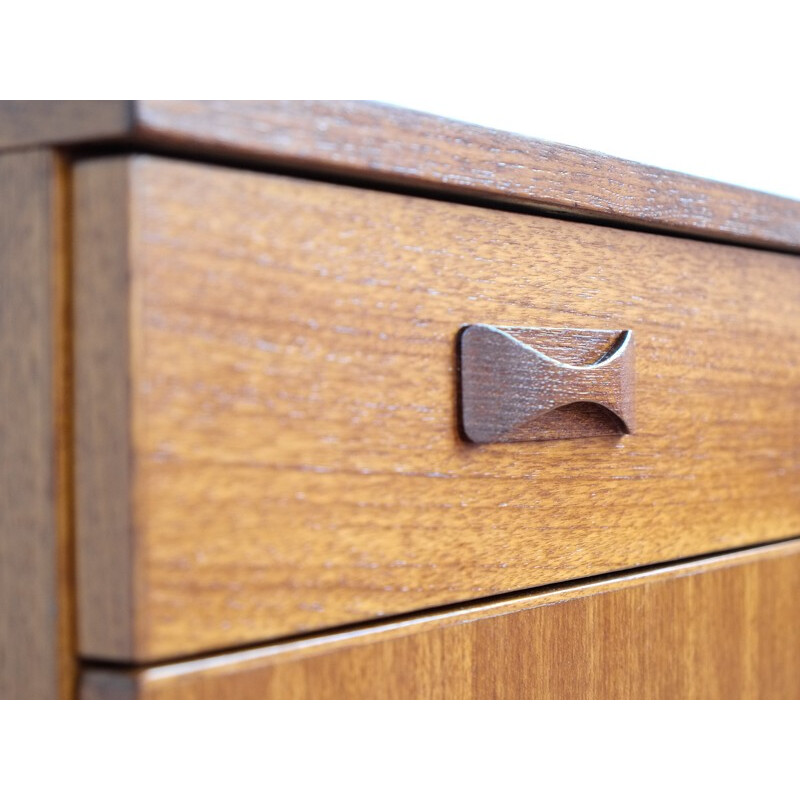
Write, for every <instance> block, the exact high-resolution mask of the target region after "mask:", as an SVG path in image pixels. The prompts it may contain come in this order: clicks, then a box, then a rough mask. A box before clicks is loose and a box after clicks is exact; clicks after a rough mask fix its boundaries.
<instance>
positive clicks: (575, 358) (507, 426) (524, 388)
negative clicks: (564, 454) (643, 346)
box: [459, 325, 634, 444]
mask: <svg viewBox="0 0 800 800" xmlns="http://www.w3.org/2000/svg"><path fill="white" fill-rule="evenodd" d="M459 350H460V367H461V369H460V380H461V426H462V431H463V433H464V435H465V436H466V438H467V439H469V440H470V441H472V442H475V443H477V444H487V443H490V442H518V441H536V440H542V439H574V438H580V437H585V436H614V435H616V436H619V435H621V434H626V433H633V430H634V413H633V412H634V408H633V384H634V363H633V331H630V330H623V331H595V330H581V329H576V328H565V329H554V328H498V327H494V326H492V325H468V326H467V327H465V328H463V329H462V330H461V332H460V347H459Z"/></svg>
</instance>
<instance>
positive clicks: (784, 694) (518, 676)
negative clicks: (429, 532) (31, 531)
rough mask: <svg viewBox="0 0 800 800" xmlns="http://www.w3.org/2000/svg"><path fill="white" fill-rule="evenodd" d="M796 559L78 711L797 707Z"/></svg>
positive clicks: (377, 636)
mask: <svg viewBox="0 0 800 800" xmlns="http://www.w3.org/2000/svg"><path fill="white" fill-rule="evenodd" d="M798 617H800V546H798V543H797V542H792V543H786V544H781V545H771V546H767V547H765V548H757V549H755V550H753V551H748V552H741V553H738V554H736V555H733V556H722V557H716V558H711V559H707V560H704V561H701V562H699V563H697V562H695V563H691V564H687V565H684V566H681V567H672V568H669V569H663V570H654V571H647V572H644V573H643V574H639V575H631V576H627V577H624V578H616V579H612V580H606V581H601V582H591V581H590V582H587V583H586V584H585V585H582V586H575V587H571V588H569V589H560V590H558V591H543V592H539V593H532V594H531V595H529V596H526V597H518V598H516V599H514V600H506V601H505V602H498V603H492V604H486V605H479V606H476V607H474V608H470V609H462V610H459V611H452V612H449V613H443V614H436V615H431V616H427V617H421V618H418V619H416V620H413V621H406V622H403V623H392V624H389V625H376V626H372V627H371V628H366V629H364V630H360V631H356V632H353V633H350V634H340V635H336V636H323V637H317V638H310V639H307V640H305V641H299V642H293V643H291V644H284V645H273V646H271V647H262V648H258V649H254V650H250V651H243V652H239V653H235V654H231V655H223V656H217V657H212V658H203V659H197V660H194V661H188V662H183V663H179V664H172V665H166V666H163V667H155V668H151V669H144V670H141V671H130V672H125V671H119V672H116V671H111V670H90V671H89V672H88V673H87V674H86V676H85V679H84V681H83V688H82V693H83V696H84V697H86V698H95V697H98V698H102V697H142V698H153V699H162V698H163V699H166V698H176V699H195V698H197V699H204V698H211V699H213V698H230V699H239V698H244V699H250V698H253V699H258V698H277V699H305V698H322V699H360V698H381V699H383V698H386V699H396V698H408V699H428V698H432V699H435V698H445V699H448V698H464V699H481V698H500V699H505V698H531V699H537V698H541V699H554V698H555V699H558V698H587V699H597V698H686V699H689V698H759V697H760V698H800V670H798V668H797V665H798V663H800V627H798V625H797V619H798Z"/></svg>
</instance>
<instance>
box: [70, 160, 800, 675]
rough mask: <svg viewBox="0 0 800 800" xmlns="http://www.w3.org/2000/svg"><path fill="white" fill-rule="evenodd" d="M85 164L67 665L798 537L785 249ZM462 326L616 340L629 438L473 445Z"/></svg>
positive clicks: (195, 169) (187, 650)
mask: <svg viewBox="0 0 800 800" xmlns="http://www.w3.org/2000/svg"><path fill="white" fill-rule="evenodd" d="M76 185H77V193H76V197H77V205H76V214H77V215H78V219H81V218H82V217H83V216H86V217H87V218H90V219H91V220H92V221H91V223H90V224H89V227H83V226H81V225H79V226H78V230H77V240H76V254H77V256H76V271H77V285H78V289H77V294H78V303H79V311H80V313H79V315H78V320H77V357H78V375H79V376H80V381H81V386H82V387H83V389H79V393H80V392H81V391H84V392H88V393H89V396H88V397H87V396H84V399H83V400H82V401H80V402H79V403H78V418H77V425H78V437H77V438H78V450H77V458H78V475H79V481H78V519H79V520H80V525H81V530H80V532H79V533H80V536H79V541H78V544H79V552H78V556H79V567H80V569H79V574H80V587H79V588H80V597H79V599H80V618H81V620H82V622H81V626H82V627H81V650H82V653H83V654H84V655H85V656H89V657H95V658H104V659H111V660H122V661H126V660H133V659H135V660H150V659H166V658H171V657H175V656H181V655H188V654H192V653H197V652H201V651H205V650H212V649H215V648H222V647H228V646H235V645H242V644H247V643H252V642H257V641H263V640H265V639H267V638H270V637H277V636H285V635H289V634H296V633H298V632H301V631H308V630H314V629H321V628H325V627H330V626H335V625H341V624H344V623H351V622H356V621H359V620H367V619H371V618H375V617H379V616H381V615H386V614H399V613H403V612H408V611H411V610H415V609H422V608H426V607H433V606H437V605H442V604H447V603H453V602H459V601H463V600H467V599H470V598H479V597H488V596H492V595H496V594H500V593H503V592H508V591H512V590H519V589H524V588H529V587H532V586H536V585H546V584H552V583H554V582H558V581H564V580H568V579H574V578H584V577H586V576H590V575H597V574H602V573H607V572H610V571H613V570H619V569H623V568H630V567H634V566H637V565H643V564H649V563H656V562H662V561H668V560H672V559H676V558H681V557H686V556H690V555H694V554H698V553H703V552H712V551H719V550H723V549H727V548H731V547H736V546H741V545H745V544H752V543H757V542H763V541H767V540H775V539H779V538H785V537H789V536H793V535H796V533H797V531H798V530H799V529H800V480H798V477H800V425H799V424H798V413H800V412H799V411H798V409H799V408H800V406H798V402H797V398H798V388H800V317H799V316H798V314H797V309H798V308H800V281H799V280H798V262H797V260H796V259H795V258H794V257H791V256H788V255H781V254H776V253H767V252H759V251H755V250H750V249H744V248H738V247H731V246H723V245H714V244H708V243H701V242H696V241H689V240H681V239H677V238H674V237H664V236H658V235H652V234H646V233H637V232H630V231H620V230H613V229H610V228H605V227H598V226H594V225H584V224H578V223H571V222H566V221H561V220H553V219H544V218H537V217H533V216H530V215H526V214H514V213H510V212H505V211H496V210H490V209H480V208H475V207H470V206H461V205H457V204H452V203H443V202H437V201H433V200H425V199H419V198H412V197H403V196H398V195H391V194H384V193H380V192H374V191H368V190H360V189H354V188H347V187H338V186H332V185H325V184H321V183H316V182H310V181H301V180H296V179H290V178H280V177H270V176H266V175H262V174H256V173H248V172H246V171H242V170H233V169H225V168H214V167H207V166H202V165H196V164H186V163H179V162H171V161H168V160H165V159H159V158H151V157H138V158H134V159H130V160H125V159H99V160H96V161H90V162H86V163H82V164H80V165H78V168H77V174H76ZM115 198H116V199H115ZM119 198H123V199H119ZM124 198H127V199H124ZM107 231H114V232H117V231H127V236H125V237H124V244H123V243H120V242H119V241H118V240H117V237H118V234H117V233H114V235H113V236H112V237H110V239H109V236H107V235H106V233H105V232H107ZM109 241H110V242H111V244H109ZM481 320H491V321H492V322H493V324H497V325H501V326H510V327H540V326H541V327H552V328H608V329H615V330H626V329H633V330H635V331H636V347H637V387H636V392H637V424H638V429H637V434H636V435H635V436H630V437H621V438H617V437H601V438H593V439H574V440H568V441H553V442H542V443H537V444H535V445H533V444H531V443H529V442H526V443H522V444H517V445H515V444H508V445H503V446H491V445H490V446H488V447H477V446H474V445H469V444H467V443H465V442H463V441H462V440H461V439H460V437H459V435H458V426H457V422H458V417H457V381H456V375H455V364H456V358H455V337H456V334H457V332H458V331H459V330H460V328H461V327H462V326H463V325H464V324H466V323H470V322H475V321H481ZM92 396H93V397H92ZM104 404H105V406H106V408H105V410H104V411H103V412H102V413H103V414H106V415H107V417H103V419H104V421H103V422H102V424H100V423H98V421H97V420H98V417H97V415H96V414H94V413H93V412H92V413H90V412H89V411H88V410H89V409H91V408H95V409H99V408H101V407H102V406H103V405H104ZM110 431H116V432H117V433H113V434H112V433H109V432H110ZM119 431H124V432H125V434H124V435H125V437H127V438H125V439H123V440H118V439H117V438H116V437H117V436H119V433H118V432H119ZM110 436H111V437H112V438H109V437H110ZM112 440H113V441H114V442H117V445H115V446H114V447H113V448H111V447H110V446H109V443H110V442H111V441H112ZM127 447H130V451H129V456H128V455H127V452H128V451H127V450H126V448H127ZM128 470H130V471H128ZM91 475H93V477H90V478H87V477H86V476H91ZM120 493H122V494H123V495H124V496H123V497H120V496H119V495H120ZM109 498H110V499H109ZM106 503H109V504H111V505H113V506H114V507H115V508H117V507H118V510H117V511H114V512H113V513H112V512H110V511H109V512H108V513H105V512H102V507H103V505H104V504H106ZM127 504H129V505H127ZM126 509H129V510H126ZM90 575H91V576H93V577H92V578H91V579H88V578H86V576H90ZM86 581H88V583H87V582H86ZM683 616H684V615H683V614H681V618H683ZM111 619H114V620H119V626H120V629H113V630H112V629H110V628H109V620H111Z"/></svg>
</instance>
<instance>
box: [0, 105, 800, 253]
mask: <svg viewBox="0 0 800 800" xmlns="http://www.w3.org/2000/svg"><path fill="white" fill-rule="evenodd" d="M92 142H105V143H108V142H119V143H124V144H125V145H126V146H131V147H134V148H135V147H142V148H147V147H151V148H152V147H160V148H163V149H166V150H168V152H169V153H171V154H174V155H176V156H180V155H182V154H186V155H191V156H192V157H197V156H200V157H208V158H226V157H228V158H230V157H235V158H237V159H239V160H240V161H243V162H246V164H247V165H252V166H254V167H263V168H265V169H269V168H271V167H272V168H292V169H295V170H301V171H306V172H309V173H312V174H314V175H315V176H319V177H324V176H325V175H331V176H339V177H341V176H344V177H347V178H350V179H353V180H359V181H368V182H369V183H370V184H371V185H376V186H384V187H386V188H392V187H405V188H411V189H416V190H423V191H429V192H436V193H438V194H440V195H442V196H443V197H452V198H453V199H458V198H464V199H472V200H473V201H478V202H481V201H483V202H491V203H502V204H503V205H504V206H507V207H511V208H514V207H519V208H520V209H523V208H527V209H534V210H536V209H538V210H542V211H548V212H551V213H557V214H564V215H568V216H570V217H572V218H578V219H580V218H583V219H589V220H597V221H603V222H606V223H608V224H616V225H625V226H634V227H638V228H643V229H648V230H656V231H670V232H673V233H679V234H683V235H690V236H693V237H697V238H704V239H711V240H715V241H727V242H735V243H740V244H746V245H750V246H756V247H763V248H768V249H776V250H784V251H789V252H800V201H796V200H791V199H788V198H784V197H779V196H775V195H770V194H766V193H763V192H758V191H755V190H751V189H744V188H742V187H738V186H733V185H728V184H724V183H719V182H716V181H711V180H707V179H703V178H696V177H692V176H689V175H684V174H682V173H678V172H672V171H669V170H662V169H658V168H655V167H650V166H645V165H642V164H637V163H635V162H631V161H626V160H624V159H619V158H615V157H611V156H605V155H602V154H599V153H595V152H592V151H588V150H582V149H580V148H576V147H571V146H568V145H561V144H554V143H551V142H545V141H541V140H537V139H531V138H528V137H525V136H521V135H518V134H513V133H505V132H502V131H496V130H491V129H488V128H482V127H480V126H476V125H470V124H467V123H462V122H456V121H453V120H448V119H444V118H442V117H437V116H434V115H431V114H427V113H424V112H419V111H411V110H407V109H401V108H397V107H394V106H389V105H384V104H381V103H374V102H362V101H328V100H325V101H283V100H276V101H271V100H267V101H227V100H225V101H214V100H203V101H195V100H188V101H172V100H141V101H1V102H0V150H3V149H8V148H19V147H30V146H41V145H69V144H76V143H81V144H87V143H92Z"/></svg>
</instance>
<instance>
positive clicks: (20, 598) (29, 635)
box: [0, 151, 74, 699]
mask: <svg viewBox="0 0 800 800" xmlns="http://www.w3.org/2000/svg"><path fill="white" fill-rule="evenodd" d="M65 212H66V209H65V207H64V193H63V175H62V172H61V167H60V165H59V163H58V161H57V160H56V159H55V158H54V156H53V155H52V154H51V153H48V152H45V151H33V152H26V153H19V154H6V155H2V156H0V698H2V699H9V698H56V697H60V696H68V695H70V694H72V692H73V691H74V688H73V680H74V643H73V637H72V631H71V622H72V621H71V615H72V608H71V604H70V588H71V587H70V586H69V573H70V563H69V552H70V547H71V545H70V543H69V517H70V509H69V493H68V491H67V484H68V469H69V466H68V465H69V459H68V455H69V454H68V452H67V448H68V445H69V409H68V408H67V407H66V405H65V403H66V402H67V397H68V394H69V391H68V388H67V381H68V377H67V370H68V364H67V361H66V353H67V349H68V346H67V341H66V339H65V336H66V331H67V317H68V299H67V294H66V291H65V285H64V282H65V278H66V268H67V265H66V262H65V260H64V241H63V237H64V231H63V230H62V224H63V219H64V218H65Z"/></svg>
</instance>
